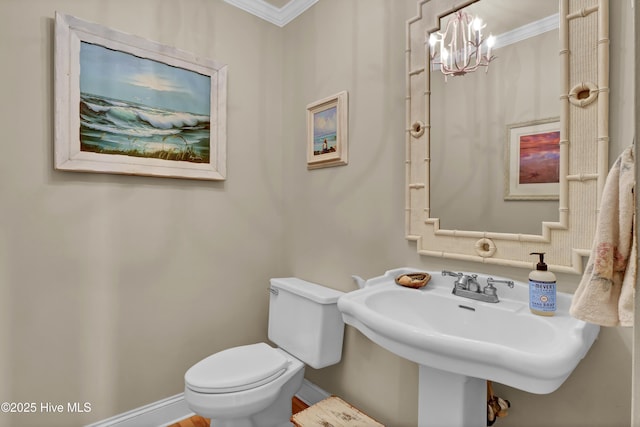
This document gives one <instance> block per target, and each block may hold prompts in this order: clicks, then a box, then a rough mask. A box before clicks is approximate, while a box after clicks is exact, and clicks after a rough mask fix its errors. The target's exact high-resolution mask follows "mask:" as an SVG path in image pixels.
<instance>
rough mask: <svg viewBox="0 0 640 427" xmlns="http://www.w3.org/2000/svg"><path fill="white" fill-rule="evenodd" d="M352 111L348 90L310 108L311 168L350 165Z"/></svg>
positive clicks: (308, 164) (308, 115)
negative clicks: (349, 112)
mask: <svg viewBox="0 0 640 427" xmlns="http://www.w3.org/2000/svg"><path fill="white" fill-rule="evenodd" d="M348 108H349V105H348V95H347V92H346V91H342V92H340V93H338V94H336V95H332V96H329V97H327V98H324V99H321V100H319V101H316V102H313V103H311V104H309V105H307V169H317V168H324V167H329V166H338V165H346V164H347V163H348V158H347V156H348V145H347V144H348V129H349V126H348V122H347V121H348V116H349V114H348Z"/></svg>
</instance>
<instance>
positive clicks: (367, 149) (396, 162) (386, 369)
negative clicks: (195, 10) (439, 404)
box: [284, 0, 634, 427]
mask: <svg viewBox="0 0 640 427" xmlns="http://www.w3.org/2000/svg"><path fill="white" fill-rule="evenodd" d="M416 3H417V2H416V1H415V0H404V1H397V0H351V1H344V0H322V1H320V2H318V3H317V4H316V5H315V6H314V7H313V8H312V9H310V10H309V11H307V12H306V13H305V14H304V15H302V16H301V17H299V18H298V19H296V20H295V21H294V22H292V23H290V24H289V25H287V27H285V38H284V43H285V52H286V56H285V61H286V63H285V66H284V73H285V76H286V77H285V81H286V88H287V90H286V92H285V98H284V114H285V117H287V118H289V119H290V120H289V121H286V122H285V123H287V126H286V127H285V129H284V139H285V141H286V142H287V144H289V147H290V148H289V149H287V150H285V157H284V159H285V164H286V165H287V168H286V172H285V173H286V179H285V191H286V193H287V194H289V195H290V197H288V198H287V208H286V209H285V212H287V214H288V215H289V221H288V227H287V232H286V236H287V245H286V250H287V255H286V257H285V262H286V263H287V265H288V269H289V270H290V271H291V273H292V274H295V275H297V276H300V277H304V278H306V279H309V280H314V281H317V282H319V283H325V284H327V285H329V286H333V287H336V288H339V289H342V290H345V291H349V290H353V289H355V284H354V283H353V282H352V281H351V279H350V275H351V274H358V275H361V276H363V277H371V276H374V275H379V274H381V273H383V272H384V271H385V270H386V269H389V268H393V267H398V266H404V265H408V266H414V267H416V268H424V269H432V270H439V269H442V268H445V267H446V268H447V269H450V270H466V271H468V270H476V271H479V272H485V273H488V272H490V273H493V274H498V275H504V276H511V277H514V278H515V279H519V280H526V278H527V275H528V271H526V270H522V269H515V268H499V267H491V266H484V265H482V264H476V263H468V262H461V261H448V260H440V259H435V258H428V257H419V256H418V255H416V254H415V245H414V244H412V243H410V242H407V241H406V240H405V239H404V237H403V236H404V191H403V184H404V129H405V123H404V88H405V76H404V71H405V70H404V46H405V44H404V43H405V39H404V37H405V20H406V19H409V18H412V17H413V16H415V15H416V11H417V9H416ZM630 7H631V5H630V4H629V2H618V1H612V2H611V9H612V10H611V22H612V24H611V38H612V41H611V45H612V49H611V50H612V57H611V62H612V65H611V71H612V83H611V89H612V92H611V100H612V107H611V139H612V142H611V157H612V159H611V161H612V162H613V160H615V157H617V155H618V154H619V153H620V152H621V151H622V149H623V148H624V147H626V146H627V145H628V144H630V143H631V140H632V138H633V133H634V126H633V120H634V116H633V99H631V98H630V97H628V93H629V89H630V88H631V87H633V20H632V11H631V10H630ZM340 90H348V91H349V107H350V110H349V120H350V126H349V132H350V134H349V165H348V166H343V167H337V168H331V169H321V170H314V171H307V170H306V168H305V165H304V159H305V147H304V144H303V143H302V141H304V137H305V124H304V112H305V106H306V104H307V103H309V102H312V101H314V100H315V99H319V98H322V97H324V96H327V95H330V94H333V93H336V92H338V91H340ZM578 279H579V278H578V277H577V276H573V275H559V284H560V287H561V289H562V290H564V291H569V292H572V291H573V290H575V288H576V286H577V283H578ZM523 333H526V331H523ZM345 340H346V341H345V352H344V358H343V362H342V363H341V364H339V365H337V366H334V367H330V368H327V369H324V370H321V371H313V370H311V369H308V371H307V377H308V378H309V379H310V380H311V381H313V382H315V383H317V384H319V385H320V386H322V387H324V388H325V389H326V390H329V391H331V392H332V393H337V394H339V395H341V396H343V397H344V398H346V399H347V400H349V401H350V402H351V403H353V404H354V405H356V406H358V407H361V408H362V409H364V410H365V411H366V412H368V413H369V414H371V415H372V416H374V417H375V418H378V419H379V420H380V421H382V422H383V423H386V424H387V425H392V426H400V427H403V426H412V425H416V422H417V400H416V393H417V387H418V383H417V381H418V380H417V374H418V369H417V366H416V365H414V364H412V363H409V362H406V361H404V360H402V359H400V358H398V357H395V356H394V355H392V354H390V353H389V352H387V351H385V350H383V349H381V348H380V347H379V346H377V345H376V344H373V343H372V342H371V341H369V340H368V339H367V338H365V337H364V336H363V335H362V334H360V333H359V332H358V331H357V330H355V329H354V328H351V327H348V328H347V331H346V339H345ZM631 352H632V333H631V330H629V329H621V328H609V329H603V330H602V332H601V334H600V338H599V340H598V341H597V342H596V344H595V345H594V347H593V348H592V350H591V351H590V353H589V354H588V355H587V357H586V358H585V359H584V360H583V361H582V363H581V364H580V365H579V366H578V368H577V369H576V370H575V372H574V374H573V375H572V376H571V377H570V378H569V379H568V380H567V381H566V383H565V384H564V385H563V386H562V387H561V388H560V389H559V390H558V391H556V392H555V393H553V394H550V395H533V394H529V393H524V392H520V391H518V390H515V389H512V388H509V387H505V386H502V385H497V386H496V390H497V392H498V393H499V395H501V396H504V397H506V398H508V399H510V400H511V402H512V404H513V408H512V409H511V410H510V415H509V417H507V418H505V419H501V420H500V422H499V423H500V425H501V426H505V427H506V426H518V427H522V426H532V427H533V426H540V425H545V426H594V427H595V426H604V425H607V426H627V425H629V420H630V410H631V400H630V390H631V378H630V374H631ZM603 390H608V391H607V392H604V391H603Z"/></svg>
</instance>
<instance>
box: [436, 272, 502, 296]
mask: <svg viewBox="0 0 640 427" xmlns="http://www.w3.org/2000/svg"><path fill="white" fill-rule="evenodd" d="M442 275H443V276H453V277H455V278H456V281H455V282H454V284H453V290H452V291H451V293H452V294H454V295H458V296H461V297H464V298H470V299H474V300H478V301H484V302H492V303H496V302H499V301H500V300H499V299H498V292H497V289H496V287H495V286H493V285H494V283H504V284H506V285H507V286H509V287H510V288H513V286H514V284H513V280H497V279H494V278H493V277H489V278H487V286H485V287H484V288H481V287H480V283H478V275H477V274H464V273H454V272H453V271H447V270H442Z"/></svg>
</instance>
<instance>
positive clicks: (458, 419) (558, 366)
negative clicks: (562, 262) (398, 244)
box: [338, 268, 600, 427]
mask: <svg viewBox="0 0 640 427" xmlns="http://www.w3.org/2000/svg"><path fill="white" fill-rule="evenodd" d="M416 271H418V270H416V269H411V268H401V269H395V270H390V271H387V272H386V273H385V274H384V275H383V276H380V277H376V278H373V279H370V280H367V281H366V283H365V284H364V287H363V288H362V289H359V290H357V291H353V292H349V293H347V294H345V295H343V296H342V297H340V299H339V300H338V308H339V309H340V311H341V312H342V317H343V319H344V321H345V323H347V324H349V325H352V326H354V327H355V328H356V329H358V330H359V331H360V332H362V333H363V334H364V335H365V336H367V337H368V338H369V339H371V340H372V341H373V342H375V343H377V344H378V345H380V346H382V347H384V348H386V349H387V350H389V351H391V352H393V353H395V354H397V355H399V356H401V357H403V358H405V359H408V360H411V361H413V362H416V363H418V364H419V365H420V370H419V372H420V377H419V397H418V401H419V413H418V424H419V427H437V426H442V425H446V426H451V427H476V426H477V427H481V426H485V425H486V411H487V407H486V380H492V381H496V382H499V383H502V384H506V385H509V386H511V387H515V388H518V389H521V390H524V391H528V392H532V393H539V394H546V393H551V392H553V391H555V390H556V389H557V388H558V387H560V385H561V384H562V383H563V382H564V381H565V379H566V378H567V377H568V376H569V375H570V374H571V372H573V370H574V368H575V367H576V366H577V364H578V362H580V360H581V359H582V358H583V357H584V355H585V354H586V353H587V351H588V350H589V348H590V347H591V345H592V344H593V342H594V340H595V339H596V337H597V335H598V332H599V330H600V328H599V327H598V326H596V325H592V324H589V323H585V322H583V321H581V320H577V319H574V318H573V317H571V316H570V315H569V306H570V304H571V295H569V294H564V293H561V292H559V293H558V295H557V304H558V310H557V312H556V315H555V316H553V317H542V316H536V315H533V314H531V313H530V311H529V305H528V285H527V284H525V283H521V282H515V287H514V288H513V289H509V288H507V287H504V288H499V289H498V296H499V298H500V302H498V303H487V302H481V301H476V300H472V299H468V298H462V297H459V296H456V295H453V294H452V293H451V290H452V289H453V282H454V279H453V278H450V277H443V276H442V275H441V273H440V272H429V273H430V274H431V276H432V279H431V281H430V282H429V284H428V285H427V286H426V287H424V288H421V289H410V288H405V287H401V286H398V285H397V284H396V283H395V278H396V277H397V276H399V275H401V274H405V273H408V272H416ZM494 277H495V276H494ZM487 278H488V276H486V275H478V281H479V282H480V283H481V284H482V285H484V284H486V279H487Z"/></svg>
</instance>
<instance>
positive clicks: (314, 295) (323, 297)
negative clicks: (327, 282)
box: [271, 277, 344, 304]
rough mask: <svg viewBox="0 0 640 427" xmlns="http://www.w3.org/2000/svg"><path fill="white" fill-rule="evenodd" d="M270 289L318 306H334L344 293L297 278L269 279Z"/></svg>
mask: <svg viewBox="0 0 640 427" xmlns="http://www.w3.org/2000/svg"><path fill="white" fill-rule="evenodd" d="M271 287H274V288H278V289H282V290H285V291H287V292H291V293H294V294H296V295H300V296H302V297H305V298H308V299H310V300H312V301H315V302H317V303H319V304H335V303H337V302H338V298H340V296H341V295H343V294H344V292H340V291H337V290H335V289H331V288H327V287H325V286H321V285H317V284H315V283H311V282H307V281H306V280H302V279H298V278H297V277H280V278H275V279H271Z"/></svg>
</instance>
